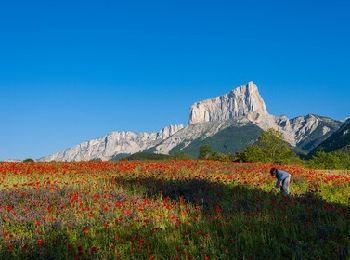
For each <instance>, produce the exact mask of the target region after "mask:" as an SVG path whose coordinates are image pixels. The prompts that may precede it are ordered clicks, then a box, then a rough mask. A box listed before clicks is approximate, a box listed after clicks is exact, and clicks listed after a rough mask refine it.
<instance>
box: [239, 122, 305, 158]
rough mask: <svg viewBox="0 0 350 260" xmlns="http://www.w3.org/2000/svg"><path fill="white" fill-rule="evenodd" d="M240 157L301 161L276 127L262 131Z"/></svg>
mask: <svg viewBox="0 0 350 260" xmlns="http://www.w3.org/2000/svg"><path fill="white" fill-rule="evenodd" d="M238 157H239V158H240V160H241V161H243V162H264V163H281V164H288V163H299V162H300V161H301V160H300V158H299V157H298V156H297V155H296V154H295V152H294V151H293V149H292V147H291V145H290V144H289V143H287V142H286V141H284V140H283V137H282V134H281V133H279V132H278V131H276V130H274V129H269V130H267V131H266V132H264V133H262V134H261V136H260V137H259V139H258V141H257V142H256V143H255V144H253V145H251V146H249V147H247V148H246V149H245V150H244V151H243V152H241V153H239V155H238Z"/></svg>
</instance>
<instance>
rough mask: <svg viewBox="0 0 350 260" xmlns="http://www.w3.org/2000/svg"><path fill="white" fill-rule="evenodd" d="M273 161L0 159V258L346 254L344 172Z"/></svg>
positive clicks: (349, 206) (348, 179) (347, 183)
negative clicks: (278, 183)
mask: <svg viewBox="0 0 350 260" xmlns="http://www.w3.org/2000/svg"><path fill="white" fill-rule="evenodd" d="M272 166H274V165H271V164H239V163H222V162H214V161H164V162H126V161H125V162H80V163H54V162H52V163H0V221H1V225H0V259H350V200H349V198H350V174H348V173H346V172H325V171H315V170H310V169H305V168H303V167H301V166H277V167H278V168H281V169H284V170H286V171H288V172H290V173H291V174H292V175H293V178H292V184H291V196H289V197H285V196H283V195H281V194H279V192H278V190H275V189H273V187H274V184H275V179H274V178H272V177H271V176H270V175H269V169H270V168H271V167H272Z"/></svg>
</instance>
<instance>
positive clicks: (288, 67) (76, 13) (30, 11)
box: [0, 0, 350, 160]
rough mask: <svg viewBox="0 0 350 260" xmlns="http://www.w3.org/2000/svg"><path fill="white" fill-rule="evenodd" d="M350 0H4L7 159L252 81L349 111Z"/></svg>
mask: <svg viewBox="0 0 350 260" xmlns="http://www.w3.org/2000/svg"><path fill="white" fill-rule="evenodd" d="M349 13H350V2H349V1H348V0H344V1H341V0H332V1H331V0H328V1H325V0H318V1H311V0H310V1H308V0H293V1H289V0H288V1H285V0H275V1H261V0H259V1H251V0H248V1H233V0H231V1H220V0H216V1H205V0H201V1H191V0H186V1H182V0H177V1H164V0H162V1H152V0H150V1H133V0H130V1H112V0H110V1H106V0H98V1H97V0H96V1H89V0H84V1H67V0H59V1H55V0H53V1H47V0H46V1H35V0H33V1H17V0H11V1H1V3H0V120H1V121H0V122H1V123H0V160H1V159H7V158H20V159H23V158H26V157H32V158H38V157H41V156H43V155H47V154H51V153H53V152H55V151H57V150H60V149H63V148H66V147H70V146H72V145H74V144H77V143H80V142H81V141H84V140H87V139H90V138H93V137H99V136H103V135H104V134H106V133H108V132H110V131H113V130H134V131H155V130H158V129H159V128H161V127H162V126H165V125H167V124H170V123H186V122H187V117H188V110H189V106H190V105H191V104H192V103H193V102H195V101H197V100H201V99H204V98H208V97H214V96H218V95H221V94H224V93H226V92H228V91H229V90H231V89H232V88H233V87H234V86H236V85H240V84H243V83H246V82H248V81H250V80H253V81H255V82H256V83H257V84H258V86H259V88H260V92H261V94H262V96H263V97H264V98H265V101H266V103H267V105H268V110H269V111H270V112H271V113H273V114H286V115H288V116H290V117H293V116H297V115H302V114H307V113H310V112H312V113H317V114H321V115H326V116H331V117H333V118H336V119H343V118H345V117H346V116H349V115H350V102H349V99H350V47H349V46H350V15H349Z"/></svg>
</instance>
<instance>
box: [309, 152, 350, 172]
mask: <svg viewBox="0 0 350 260" xmlns="http://www.w3.org/2000/svg"><path fill="white" fill-rule="evenodd" d="M307 165H308V166H309V167H312V168H316V169H329V170H340V169H350V155H349V154H348V153H346V152H341V151H338V152H330V153H327V152H324V151H318V152H317V153H316V154H315V155H314V156H313V157H312V158H311V159H310V160H309V161H308V162H307Z"/></svg>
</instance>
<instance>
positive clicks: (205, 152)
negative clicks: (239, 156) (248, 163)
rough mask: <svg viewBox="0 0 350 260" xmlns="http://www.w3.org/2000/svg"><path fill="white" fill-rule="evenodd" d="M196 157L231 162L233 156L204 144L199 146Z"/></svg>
mask: <svg viewBox="0 0 350 260" xmlns="http://www.w3.org/2000/svg"><path fill="white" fill-rule="evenodd" d="M198 159H200V160H213V161H220V162H232V161H233V159H234V158H233V155H232V154H226V153H220V152H216V151H214V150H213V148H212V147H211V146H210V145H208V144H205V145H202V146H201V147H200V150H199V158H198Z"/></svg>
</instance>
